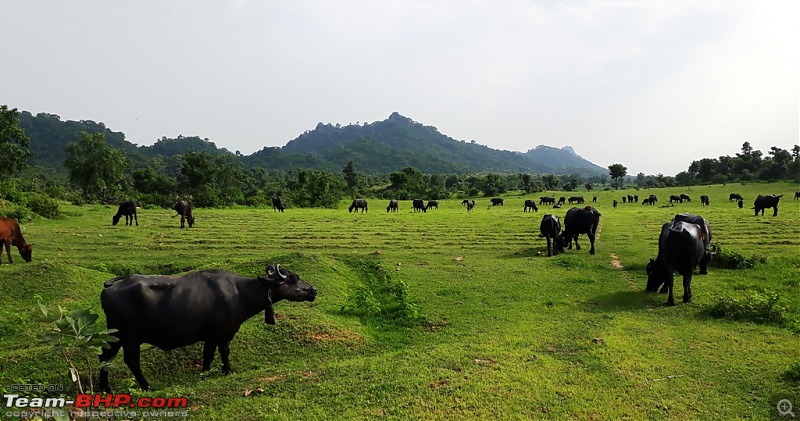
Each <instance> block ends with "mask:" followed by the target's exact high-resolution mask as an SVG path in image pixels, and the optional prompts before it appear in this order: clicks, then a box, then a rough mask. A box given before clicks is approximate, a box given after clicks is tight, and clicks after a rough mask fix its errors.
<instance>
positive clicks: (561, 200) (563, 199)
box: [558, 196, 567, 205]
mask: <svg viewBox="0 0 800 421" xmlns="http://www.w3.org/2000/svg"><path fill="white" fill-rule="evenodd" d="M566 202H567V198H566V197H564V196H561V197H559V198H558V204H559V205H563V204H564V203H566Z"/></svg>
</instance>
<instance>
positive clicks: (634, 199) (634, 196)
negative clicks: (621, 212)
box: [633, 194, 639, 202]
mask: <svg viewBox="0 0 800 421" xmlns="http://www.w3.org/2000/svg"><path fill="white" fill-rule="evenodd" d="M633 201H634V202H638V201H639V195H637V194H634V195H633Z"/></svg>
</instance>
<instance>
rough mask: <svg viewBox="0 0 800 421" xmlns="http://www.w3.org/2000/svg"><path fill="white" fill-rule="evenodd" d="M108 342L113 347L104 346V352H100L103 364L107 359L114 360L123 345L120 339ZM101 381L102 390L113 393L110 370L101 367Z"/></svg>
mask: <svg viewBox="0 0 800 421" xmlns="http://www.w3.org/2000/svg"><path fill="white" fill-rule="evenodd" d="M108 344H109V345H110V346H111V347H110V348H104V349H103V353H102V354H100V363H101V364H102V363H104V362H106V361H110V360H112V359H113V358H114V357H115V356H116V355H117V353H118V352H119V349H120V348H121V347H122V344H121V343H120V342H119V341H116V342H109V343H108ZM99 383H100V384H99V388H100V391H102V392H107V393H111V387H110V386H109V385H108V370H106V369H105V368H100V381H99Z"/></svg>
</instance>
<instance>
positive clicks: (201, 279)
mask: <svg viewBox="0 0 800 421" xmlns="http://www.w3.org/2000/svg"><path fill="white" fill-rule="evenodd" d="M781 197H782V195H778V196H776V195H770V196H763V195H759V196H758V197H757V198H756V199H755V202H754V204H753V209H755V213H756V215H758V212H759V211H760V212H761V214H762V215H763V214H764V209H766V208H773V209H774V214H773V216H777V214H778V201H779V200H780V198H781ZM795 199H800V192H796V193H795ZM638 200H639V198H638V196H637V195H628V196H623V198H622V202H623V203H636V202H638ZM700 200H701V203H702V205H704V206H707V205H709V200H708V197H707V196H705V195H704V196H701V199H700ZM734 200H736V201H737V202H738V204H739V207H740V208H741V207H742V202H743V200H744V199H743V198H742V196H741V195H739V194H736V193H732V194H731V195H730V200H729V201H734ZM567 201H568V202H569V203H570V204H572V203H576V204H584V199H583V197H582V196H574V197H570V198H569V199H566V198H564V197H561V198H560V199H559V200H558V201H556V200H555V197H541V198H540V200H539V204H540V205H544V204H551V205H553V207H554V208H560V206H561V205H562V204H564V203H565V202H567ZM592 201H593V202H596V201H597V197H594V198H593V200H592ZM657 201H658V198H657V197H655V195H650V196H649V197H647V198H646V199H643V200H642V204H650V205H653V204H655V203H656V202H657ZM684 201H691V198H690V197H689V196H688V195H685V194H682V195H672V196H670V203H671V204H674V203H683V202H684ZM272 204H273V210H274V211H276V212H277V211H280V212H283V211H284V210H285V208H286V206H285V204H284V202H283V201H282V200H281V199H280V198H278V197H276V198H273V200H272ZM461 204H462V205H463V206H465V208H466V209H467V211H472V210H473V209H474V207H475V201H474V200H471V199H465V200H463V201H462V203H461ZM491 204H492V206H503V204H504V200H503V199H502V198H492V199H491ZM536 205H537V204H536V203H535V201H534V200H530V199H529V200H526V201H525V204H524V207H523V212H528V211H529V210H530V211H538V207H537V206H536ZM613 205H614V207H616V206H617V201H616V200H614V201H613ZM412 207H413V210H414V211H415V212H426V211H427V210H428V209H431V208H434V209H438V207H439V204H438V202H437V201H436V200H430V201H428V202H427V204H426V203H424V201H423V200H421V199H415V200H413V201H412ZM137 209H138V207H137V206H136V204H135V203H134V202H124V203H121V204H120V206H119V209H118V211H117V213H116V214H115V215H114V216H113V217H112V225H117V223H118V222H119V221H120V220H121V218H122V217H123V216H124V217H125V224H126V225H133V224H134V222H135V223H136V225H137V226H138V225H139V220H138V217H137ZM173 209H174V210H175V212H176V214H175V215H174V216H173V217H177V216H180V217H181V228H184V223H188V225H189V228H191V227H192V226H193V225H194V222H195V220H194V216H193V215H192V205H191V203H190V202H189V201H188V200H178V201H177V202H176V203H175V205H174V207H173ZM398 209H399V201H398V200H396V199H392V200H390V201H389V205H388V206H387V207H386V211H387V212H397V211H398ZM359 210H361V212H366V211H367V210H368V208H367V201H366V200H365V199H356V200H354V201H353V203H352V205H351V206H350V207H349V212H353V211H356V212H358V211H359ZM600 216H601V214H600V212H598V211H597V209H595V208H594V207H592V206H584V207H573V208H571V209H569V210H568V211H567V213H566V215H565V216H564V220H563V227H562V223H561V220H560V218H559V217H558V216H557V215H553V214H546V215H544V216H543V217H542V220H541V223H540V224H539V231H540V234H539V237H543V238H545V239H546V240H547V255H548V256H552V255H557V254H559V253H562V252H564V249H565V248H567V249H572V243H573V241H574V242H575V248H576V249H577V250H580V249H581V247H580V245H579V244H578V236H579V235H581V234H586V236H587V237H588V238H589V243H590V245H591V248H590V250H589V254H595V233H596V231H597V226H598V224H599V222H600ZM711 238H712V237H711V229H710V226H709V223H708V221H707V220H706V219H704V218H702V217H700V216H697V215H692V214H688V213H681V214H677V215H675V217H674V218H673V219H672V220H671V221H669V222H667V223H665V224H664V225H663V226H662V227H661V233H660V235H659V239H658V255H657V256H656V258H655V259H650V262H649V263H648V264H647V267H646V272H647V287H646V290H647V291H651V292H656V291H659V289H660V292H662V293H668V298H667V304H668V305H675V299H674V296H673V286H674V280H673V277H674V272H677V273H678V274H680V275H681V276H682V277H683V290H684V294H683V302H685V303H688V302H690V301H691V298H692V292H691V282H692V274H693V272H694V270H695V268H696V267H697V266H699V267H700V271H699V273H700V274H705V273H707V267H708V263H709V262H710V261H711V258H712V256H713V255H714V254H715V253H716V246H715V245H714V244H713V243H712V242H711ZM2 245H5V249H6V254H7V255H8V261H9V263H12V262H13V260H12V259H11V250H10V247H11V246H12V245H13V246H16V247H17V248H18V249H19V253H20V255H21V256H22V258H23V259H25V261H28V262H30V261H31V251H32V245H31V244H28V243H27V242H26V241H25V239H24V238H23V236H22V232H21V230H20V226H19V224H18V223H17V221H15V220H13V219H9V218H4V217H0V263H2ZM316 295H317V290H316V289H315V288H314V287H312V286H311V285H309V284H308V283H306V282H305V281H303V280H302V279H300V277H299V276H298V275H297V274H296V273H293V272H291V271H289V270H286V269H285V268H281V266H280V265H268V266H267V267H266V274H265V275H263V276H258V277H256V278H248V277H243V276H240V275H237V274H235V273H233V272H229V271H225V270H220V269H210V270H203V271H197V272H192V273H189V274H185V275H183V276H177V277H176V276H160V275H152V276H150V275H128V276H121V277H116V278H113V279H110V280H108V281H106V282H105V283H104V288H103V290H102V292H101V294H100V301H101V304H102V307H103V310H104V312H105V314H106V322H107V325H108V328H109V329H117V331H116V332H115V333H114V336H116V338H117V339H118V341H116V342H111V343H110V344H109V345H110V347H109V348H108V349H104V350H103V352H102V354H101V355H100V361H101V362H104V361H109V360H111V359H112V358H113V357H114V356H115V355H116V354H117V353H118V352H119V350H120V349H123V353H124V361H125V364H126V365H127V366H128V368H129V369H130V370H131V372H132V373H133V375H134V377H135V378H136V381H137V383H138V384H139V387H141V388H142V389H143V390H147V389H149V386H150V385H149V383H148V382H147V380H146V379H145V377H144V375H143V373H142V370H141V366H140V362H139V355H140V346H141V345H142V344H144V343H147V344H151V345H153V346H156V347H158V348H161V349H164V350H170V349H174V348H177V347H181V346H186V345H191V344H193V343H197V342H200V341H202V342H204V348H203V371H205V370H208V369H209V368H210V366H211V362H212V361H213V359H214V355H215V353H216V351H217V350H219V354H220V359H221V360H222V371H223V373H226V374H227V373H230V372H231V366H230V361H229V355H230V342H231V340H232V339H233V337H234V335H236V333H237V332H238V330H239V327H240V326H241V324H242V323H244V321H246V320H248V319H249V318H251V317H252V316H254V315H255V314H257V313H259V312H262V311H263V312H264V321H265V322H266V323H267V324H273V325H274V324H275V313H274V311H273V309H272V305H273V304H275V303H277V302H279V301H281V300H290V301H314V299H315V298H316ZM99 387H100V389H101V390H103V391H107V392H110V391H111V388H110V385H109V382H108V371H106V369H105V368H101V371H100V381H99Z"/></svg>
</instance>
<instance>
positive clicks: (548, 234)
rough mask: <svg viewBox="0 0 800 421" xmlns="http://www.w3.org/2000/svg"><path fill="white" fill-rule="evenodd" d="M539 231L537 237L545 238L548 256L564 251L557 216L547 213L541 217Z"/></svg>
mask: <svg viewBox="0 0 800 421" xmlns="http://www.w3.org/2000/svg"><path fill="white" fill-rule="evenodd" d="M539 232H540V234H539V237H544V238H546V239H547V255H548V256H552V255H553V254H556V255H557V254H558V253H559V252H561V253H563V252H564V240H563V239H562V238H561V222H560V221H559V220H558V217H557V216H555V215H549V214H548V215H545V216H544V217H542V222H541V223H540V224H539ZM551 241H552V246H551ZM576 244H577V243H576ZM551 247H552V252H551Z"/></svg>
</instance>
